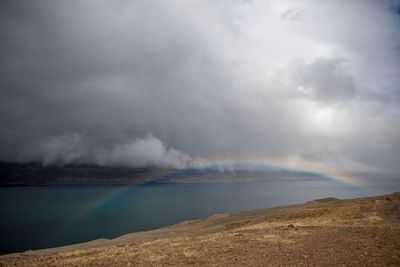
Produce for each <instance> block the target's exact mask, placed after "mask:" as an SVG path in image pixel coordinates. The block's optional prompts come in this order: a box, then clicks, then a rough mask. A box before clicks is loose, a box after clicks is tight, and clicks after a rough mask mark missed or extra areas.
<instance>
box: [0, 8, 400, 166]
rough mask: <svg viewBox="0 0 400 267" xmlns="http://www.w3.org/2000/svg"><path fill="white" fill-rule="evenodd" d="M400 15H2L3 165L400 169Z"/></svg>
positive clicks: (310, 11) (344, 11) (117, 11)
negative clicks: (256, 161)
mask: <svg viewBox="0 0 400 267" xmlns="http://www.w3.org/2000/svg"><path fill="white" fill-rule="evenodd" d="M399 6H400V2H399V1H390V0H388V1H373V0H366V1H344V0H331V1H323V2H322V1H311V0H309V1H307V0H302V1H289V0H283V1H261V0H260V1H256V0H254V1H212V0H208V1H200V0H199V1H197V0H195V1H188V2H187V1H178V0H171V1H148V0H146V1H145V0H138V1H124V0H118V1H117V0H114V1H78V0H73V1H50V0H39V1H32V2H26V1H18V0H17V1H15V0H13V1H1V3H0V25H1V27H0V40H2V41H1V42H0V94H1V97H0V122H1V125H2V127H1V128H0V160H4V161H27V160H35V161H42V162H44V163H45V164H71V163H91V164H98V165H103V166H114V165H115V166H131V167H137V166H145V165H146V166H147V165H156V166H184V165H187V164H191V162H192V161H193V160H196V159H204V160H212V159H215V158H219V159H220V158H224V159H228V160H229V159H232V160H234V159H235V160H237V159H243V160H246V159H247V160H251V159H252V158H265V159H269V160H280V161H283V162H285V163H287V164H292V165H295V166H299V167H301V166H303V165H304V166H310V167H315V168H326V169H336V170H343V171H347V170H351V171H365V170H380V171H391V172H398V171H400V166H399V164H398V159H399V158H400V152H399V151H400V107H399V101H400V93H399V84H400V60H399V58H400V57H399V55H400V32H399V30H398V29H399V26H400V16H399V12H398V10H399Z"/></svg>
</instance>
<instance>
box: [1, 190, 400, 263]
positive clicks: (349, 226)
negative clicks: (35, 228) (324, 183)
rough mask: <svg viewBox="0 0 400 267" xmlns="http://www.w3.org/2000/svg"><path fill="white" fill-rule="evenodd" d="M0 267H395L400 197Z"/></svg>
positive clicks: (15, 257)
mask: <svg viewBox="0 0 400 267" xmlns="http://www.w3.org/2000/svg"><path fill="white" fill-rule="evenodd" d="M0 265H1V266H14V265H16V266H49V265H61V266H99V265H103V266H128V265H132V266H148V265H152V266H165V265H170V266H187V265H197V266H204V265H211V266H266V265H267V266H310V265H311V266H314V265H317V266H400V193H395V194H391V195H387V196H379V197H372V198H363V199H354V200H335V199H322V200H317V201H312V202H309V203H305V204H301V205H293V206H285V207H280V208H273V209H262V210H253V211H246V212H240V213H234V214H222V215H215V216H212V217H210V218H208V219H207V220H201V221H190V222H183V223H180V224H177V225H174V226H170V227H165V228H161V229H158V230H154V231H147V232H141V233H134V234H128V235H125V236H121V237H119V238H116V239H112V240H106V239H101V240H95V241H92V242H89V243H84V244H77V245H73V246H67V247H60V248H53V249H45V250H37V251H27V252H24V253H16V254H10V255H4V256H1V257H0Z"/></svg>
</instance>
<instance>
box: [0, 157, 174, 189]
mask: <svg viewBox="0 0 400 267" xmlns="http://www.w3.org/2000/svg"><path fill="white" fill-rule="evenodd" d="M169 171H171V170H170V169H162V168H152V167H141V168H127V167H101V166H94V165H62V166H60V165H50V166H45V165H43V164H41V163H37V162H31V163H9V162H0V186H46V185H97V184H138V183H142V182H144V181H146V180H149V179H152V178H155V177H157V176H159V175H164V174H165V173H167V172H169Z"/></svg>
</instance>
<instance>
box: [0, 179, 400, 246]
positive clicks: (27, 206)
mask: <svg viewBox="0 0 400 267" xmlns="http://www.w3.org/2000/svg"><path fill="white" fill-rule="evenodd" d="M397 181H398V180H391V181H390V182H385V183H381V185H380V186H379V187H375V188H372V189H369V190H366V189H365V188H359V187H354V186H349V185H345V184H342V183H338V182H336V181H331V180H322V181H265V182H247V183H246V182H243V183H226V184H164V185H162V184H161V185H137V186H127V187H121V186H80V187H78V186H64V187H14V188H0V218H1V219H0V253H1V254H4V253H9V252H16V251H24V250H28V249H38V248H46V247H54V246H60V245H65V244H71V243H78V242H84V241H89V240H93V239H97V238H102V237H105V238H113V237H117V236H119V235H122V234H126V233H129V232H135V231H142V230H148V229H153V228H158V227H161V226H165V225H170V224H174V223H177V222H180V221H184V220H192V219H201V218H206V217H208V216H210V215H212V214H215V213H222V212H233V211H239V210H247V209H255V208H266V207H273V206H279V205H285V204H292V203H299V202H304V201H308V200H312V199H316V198H324V197H337V198H352V197H362V196H368V195H374V194H383V193H391V192H394V191H400V184H399V182H397Z"/></svg>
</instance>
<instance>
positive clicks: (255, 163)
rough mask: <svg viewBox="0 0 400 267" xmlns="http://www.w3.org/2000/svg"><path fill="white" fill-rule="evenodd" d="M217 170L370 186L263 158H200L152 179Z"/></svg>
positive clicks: (356, 178) (353, 177)
mask: <svg viewBox="0 0 400 267" xmlns="http://www.w3.org/2000/svg"><path fill="white" fill-rule="evenodd" d="M202 169H203V170H219V171H221V172H225V171H227V172H234V171H235V170H246V171H251V170H254V171H284V172H287V173H294V174H296V173H298V174H306V175H308V176H310V177H316V178H321V179H328V180H334V181H337V182H339V183H342V184H347V185H351V186H355V187H359V188H363V189H365V190H369V189H370V187H371V183H370V182H369V181H367V180H366V179H364V178H363V177H362V176H360V175H354V174H348V173H339V172H335V171H315V170H310V169H306V168H298V167H293V166H289V165H287V164H282V163H278V162H272V161H263V160H254V159H253V160H251V161H243V160H240V161H232V160H212V161H205V160H200V161H196V162H193V163H192V164H191V165H190V166H189V167H187V168H183V169H178V170H176V171H174V172H171V173H168V174H166V175H163V176H159V177H155V178H153V179H152V180H151V181H150V182H152V181H160V180H162V179H165V178H168V177H173V176H174V175H175V174H178V173H181V172H184V171H187V170H202Z"/></svg>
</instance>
